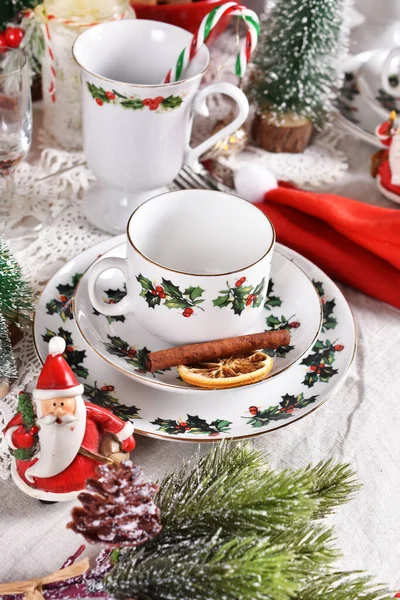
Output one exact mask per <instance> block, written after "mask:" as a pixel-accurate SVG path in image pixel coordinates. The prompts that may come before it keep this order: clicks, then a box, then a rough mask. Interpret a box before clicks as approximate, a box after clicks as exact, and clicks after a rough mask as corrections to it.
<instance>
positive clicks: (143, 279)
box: [136, 273, 153, 290]
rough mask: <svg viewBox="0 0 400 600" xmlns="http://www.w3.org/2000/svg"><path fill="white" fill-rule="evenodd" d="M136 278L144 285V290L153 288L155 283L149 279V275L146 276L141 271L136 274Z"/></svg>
mask: <svg viewBox="0 0 400 600" xmlns="http://www.w3.org/2000/svg"><path fill="white" fill-rule="evenodd" d="M136 279H137V281H138V282H139V283H140V285H141V286H142V288H143V290H152V289H153V284H152V283H151V281H150V279H147V277H144V276H143V275H142V274H141V273H139V275H137V276H136Z"/></svg>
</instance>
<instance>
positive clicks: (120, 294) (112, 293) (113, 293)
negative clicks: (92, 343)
mask: <svg viewBox="0 0 400 600" xmlns="http://www.w3.org/2000/svg"><path fill="white" fill-rule="evenodd" d="M105 294H107V297H108V299H109V300H114V302H120V300H122V298H125V296H126V284H124V289H123V290H120V289H117V290H105Z"/></svg>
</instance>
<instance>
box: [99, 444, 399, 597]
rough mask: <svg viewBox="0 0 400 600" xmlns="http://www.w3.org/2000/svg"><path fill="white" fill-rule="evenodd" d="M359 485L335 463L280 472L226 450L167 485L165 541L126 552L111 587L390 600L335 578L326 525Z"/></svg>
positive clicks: (131, 592)
mask: <svg viewBox="0 0 400 600" xmlns="http://www.w3.org/2000/svg"><path fill="white" fill-rule="evenodd" d="M358 487H359V486H358V484H357V483H356V481H355V479H354V474H353V472H352V471H351V469H350V468H349V467H348V466H347V465H340V464H339V465H337V464H334V463H332V462H325V463H319V464H318V465H317V466H315V467H307V468H305V469H300V470H292V469H289V470H285V471H275V470H274V469H272V468H271V466H270V465H269V463H268V461H267V460H266V458H265V456H264V455H263V454H262V453H260V452H258V451H256V450H254V449H253V448H252V446H251V445H250V444H248V443H240V444H237V443H233V442H221V443H219V444H216V445H215V446H214V447H213V448H212V449H211V451H210V452H209V453H208V454H207V455H206V456H205V457H203V458H201V459H199V460H198V461H197V462H196V463H195V464H194V465H191V464H186V465H185V464H184V465H183V466H182V467H181V468H180V469H178V470H177V471H175V472H174V473H171V474H170V475H168V476H167V477H165V478H164V480H163V481H162V482H161V485H160V490H159V492H158V495H157V496H156V498H155V501H156V503H157V504H158V505H159V507H160V509H161V521H162V525H163V531H162V533H161V534H160V535H159V536H157V537H156V538H155V539H154V540H152V541H151V542H149V543H147V544H145V545H144V546H142V548H141V549H133V548H127V549H124V550H121V551H120V553H119V556H118V558H117V562H116V565H115V566H114V568H113V570H112V572H111V573H110V574H109V575H108V577H107V578H106V580H105V588H106V590H107V591H108V592H109V593H110V594H111V595H112V596H114V597H115V598H118V599H125V598H135V599H136V600H150V599H151V600H217V599H218V600H290V599H292V600H315V599H316V598H323V599H324V600H356V599H357V600H383V599H386V598H389V597H390V594H386V592H385V591H383V590H381V589H378V588H375V587H373V586H372V585H371V584H370V582H369V579H368V578H365V577H362V576H360V575H358V574H353V573H341V572H338V571H336V570H335V560H336V559H337V557H338V551H337V550H336V549H335V547H334V545H333V532H332V530H331V529H330V528H329V527H327V526H326V525H325V524H324V522H323V521H322V519H321V518H322V517H324V516H325V515H327V514H328V513H330V512H332V511H333V510H334V509H335V508H336V507H338V506H339V505H340V504H342V503H343V502H346V501H348V500H349V499H351V498H352V496H353V495H354V493H355V492H356V490H357V489H358Z"/></svg>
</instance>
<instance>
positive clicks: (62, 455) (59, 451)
mask: <svg viewBox="0 0 400 600" xmlns="http://www.w3.org/2000/svg"><path fill="white" fill-rule="evenodd" d="M75 402H76V408H75V412H74V415H73V416H72V415H65V417H63V419H62V422H61V423H57V422H56V420H57V417H53V416H52V415H46V416H45V417H42V418H39V419H38V421H37V423H38V425H40V429H39V433H38V436H39V448H40V450H39V457H38V460H37V462H36V463H35V464H34V465H32V466H31V467H29V469H27V470H26V472H25V477H26V478H27V479H28V481H31V482H33V481H34V480H33V477H53V476H54V475H58V474H59V473H62V472H63V471H64V470H65V469H66V468H67V467H68V466H69V465H70V464H71V463H72V461H73V460H74V458H75V457H76V455H77V454H78V450H79V448H80V446H81V444H82V440H83V436H84V435H85V429H86V406H85V402H84V400H83V398H82V396H76V398H75Z"/></svg>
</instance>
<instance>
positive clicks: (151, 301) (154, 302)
mask: <svg viewBox="0 0 400 600" xmlns="http://www.w3.org/2000/svg"><path fill="white" fill-rule="evenodd" d="M144 298H145V300H146V302H147V304H148V305H149V307H150V308H155V307H156V306H159V305H160V304H161V298H160V296H155V295H154V294H152V293H151V292H146V294H145V296H144Z"/></svg>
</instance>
